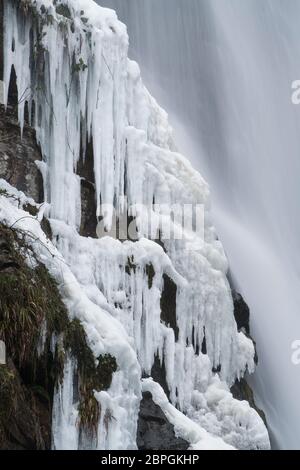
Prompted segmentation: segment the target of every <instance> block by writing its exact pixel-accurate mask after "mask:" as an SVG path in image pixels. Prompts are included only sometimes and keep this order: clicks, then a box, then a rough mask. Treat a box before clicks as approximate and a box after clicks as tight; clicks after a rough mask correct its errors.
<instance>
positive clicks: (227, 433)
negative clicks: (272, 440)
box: [0, 0, 269, 449]
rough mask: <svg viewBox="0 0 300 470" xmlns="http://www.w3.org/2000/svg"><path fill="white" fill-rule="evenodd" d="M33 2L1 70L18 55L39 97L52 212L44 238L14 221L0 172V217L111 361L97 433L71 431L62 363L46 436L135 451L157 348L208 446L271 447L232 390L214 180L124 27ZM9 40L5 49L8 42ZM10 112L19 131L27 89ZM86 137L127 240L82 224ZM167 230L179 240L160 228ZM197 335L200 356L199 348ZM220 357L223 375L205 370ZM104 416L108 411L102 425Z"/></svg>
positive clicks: (23, 75)
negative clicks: (165, 318) (145, 379)
mask: <svg viewBox="0 0 300 470" xmlns="http://www.w3.org/2000/svg"><path fill="white" fill-rule="evenodd" d="M32 3H33V5H35V7H36V8H37V10H38V12H39V20H38V23H33V22H32V19H31V16H30V15H28V16H27V17H26V19H25V20H24V21H23V22H22V24H21V23H20V21H19V16H18V15H17V13H16V6H15V4H14V3H13V2H6V3H5V10H4V14H5V24H6V28H5V35H4V41H5V44H6V45H8V47H6V48H5V51H4V59H5V60H4V78H5V83H6V84H7V83H9V77H10V70H11V66H12V65H14V67H15V70H16V74H17V86H18V90H19V96H20V95H22V94H24V93H25V94H26V93H27V92H28V91H29V95H26V96H27V98H28V101H29V106H32V103H33V102H34V103H35V109H36V112H35V114H34V120H33V122H32V125H33V127H34V128H35V130H36V136H37V140H38V142H39V144H40V146H41V151H42V155H43V162H42V163H39V164H38V166H39V168H40V170H41V172H42V175H43V181H44V189H45V191H44V192H45V198H46V204H44V205H43V206H42V207H41V208H40V213H41V214H42V212H41V211H45V213H46V214H47V215H48V216H49V217H50V222H51V228H52V232H53V244H52V243H51V242H50V241H49V240H47V239H46V237H45V235H44V233H43V232H42V230H41V228H40V225H39V220H41V214H40V215H39V216H38V217H37V218H28V217H27V216H26V213H25V216H26V218H25V219H21V220H19V222H16V221H17V220H18V219H20V217H24V211H22V205H23V204H22V201H24V200H25V199H24V198H25V196H24V195H22V194H21V193H19V192H16V191H15V190H14V189H12V188H9V186H8V185H7V184H6V183H5V182H3V181H1V185H0V187H3V188H5V189H6V190H7V191H8V192H10V193H13V194H15V195H16V196H17V198H16V199H15V198H13V199H7V198H5V197H4V196H1V206H0V220H2V221H3V222H4V223H6V224H7V225H10V224H12V223H15V227H16V228H18V227H19V228H21V229H22V230H25V231H29V232H30V233H34V236H35V238H37V239H38V240H40V241H41V243H40V244H38V245H34V247H35V250H37V255H38V256H39V258H40V259H41V261H43V262H44V263H45V264H46V266H47V268H48V269H49V271H50V273H51V274H52V275H53V276H54V277H55V278H56V279H57V280H58V282H59V285H60V290H61V294H62V298H63V300H64V302H65V303H66V305H67V307H68V311H69V313H70V316H71V318H73V317H76V318H79V319H80V320H81V321H82V323H83V326H84V328H85V331H86V333H87V336H88V339H89V343H90V345H91V348H92V350H93V352H94V354H95V357H98V356H99V355H100V354H102V353H109V354H111V355H113V356H115V357H116V360H117V364H118V370H117V372H116V373H115V374H114V376H113V381H112V384H111V387H110V389H109V390H108V391H107V392H101V393H97V394H96V398H97V399H98V400H99V403H100V404H101V417H100V422H99V426H98V436H97V439H96V441H95V442H88V438H87V436H86V438H85V439H83V441H82V440H81V439H79V435H78V430H77V431H76V429H75V428H76V420H75V419H74V416H75V415H76V404H74V403H73V400H72V398H71V396H72V384H71V383H70V376H71V372H70V371H71V370H72V368H73V367H76V365H75V364H74V363H72V361H69V362H67V363H66V365H65V376H64V380H63V384H62V385H61V386H59V388H58V390H57V392H56V396H55V407H54V415H53V447H54V448H60V449H63V448H80V447H81V446H84V447H86V448H90V447H92V448H103V449H129V448H135V446H136V442H135V436H136V427H137V415H138V408H139V401H140V398H141V391H142V383H141V375H142V372H143V373H144V374H147V375H149V376H150V375H151V369H152V366H153V363H154V359H155V356H156V355H158V357H159V359H160V361H161V362H164V363H165V366H166V378H167V384H168V387H169V390H170V401H171V403H172V405H171V404H170V410H173V411H172V412H170V416H173V418H174V416H175V415H174V410H175V408H174V406H176V407H177V408H178V409H179V410H180V412H179V411H178V413H181V412H183V413H185V414H186V415H187V418H186V421H185V423H188V422H189V423H190V421H188V419H192V420H193V421H194V422H195V429H197V432H196V431H195V435H196V434H197V433H198V429H200V428H204V429H206V431H207V432H209V433H211V434H213V435H214V436H217V437H214V438H213V437H211V441H210V442H208V441H209V439H208V437H207V436H206V434H205V433H204V431H201V433H200V434H201V436H202V435H203V436H204V434H205V436H206V437H205V439H204V438H203V439H202V440H203V443H205V442H206V443H207V445H208V446H213V445H215V444H214V443H219V444H218V445H221V444H220V442H221V439H218V437H221V438H223V439H224V441H226V443H227V444H229V445H231V446H234V447H237V448H243V449H245V448H247V449H248V448H249V449H250V448H268V447H269V440H268V434H267V430H266V428H265V427H264V425H263V423H262V420H261V418H260V417H259V416H258V415H257V413H256V412H255V411H253V410H251V409H250V407H249V405H247V404H245V403H243V402H238V401H237V400H234V399H233V398H232V395H231V394H230V392H229V387H230V386H231V385H232V384H233V382H234V381H235V379H236V378H240V377H242V376H243V375H244V373H245V372H246V371H248V372H250V373H251V372H253V370H254V346H253V343H252V341H251V340H250V339H249V338H247V337H246V336H245V335H244V334H243V333H239V332H238V331H237V327H236V323H235V320H234V315H233V301H232V297H231V291H230V286H229V283H228V280H227V269H228V263H227V260H226V256H225V254H224V251H223V248H222V245H221V243H220V242H219V241H218V240H217V237H216V234H215V230H214V227H213V226H212V223H211V221H210V215H209V214H210V200H209V188H208V186H207V184H206V182H205V181H204V180H203V178H202V177H201V176H200V174H199V173H198V172H196V171H195V170H194V169H193V168H192V166H191V164H190V163H189V162H188V160H187V159H186V158H185V157H183V156H182V155H180V154H179V153H178V152H177V151H176V147H175V144H174V142H173V136H172V129H171V128H170V126H169V123H168V116H167V114H166V112H165V111H163V110H162V109H161V108H160V107H159V106H158V104H157V103H156V101H155V100H154V99H153V98H152V97H151V96H150V94H149V92H148V91H147V89H146V88H145V87H144V85H143V83H142V80H141V76H140V70H139V67H138V65H137V64H136V63H135V62H132V61H130V60H129V59H128V58H127V49H128V37H127V33H126V28H125V26H124V25H122V24H121V23H120V22H118V20H117V18H116V15H115V13H114V12H112V11H110V10H108V9H102V8H101V7H98V6H97V5H96V4H95V3H94V2H93V1H91V0H85V1H84V0H80V1H76V2H75V0H68V1H66V0H64V2H57V4H59V3H64V4H67V5H68V7H69V9H70V11H71V16H72V20H68V19H66V18H64V17H61V15H58V14H57V13H56V11H55V8H54V6H53V3H52V1H50V0H48V1H47V2H45V1H42V0H36V1H35V2H32ZM42 5H43V6H44V7H46V10H45V9H41V7H42ZM82 11H84V14H83V13H82ZM50 16H51V18H52V20H51V21H49V17H50ZM86 17H87V19H85V18H86ZM37 24H38V26H37ZM38 27H39V28H40V31H39V30H38V29H37V28H38ZM30 31H32V34H33V37H34V40H33V41H32V40H31V39H30V36H31V34H30ZM41 31H42V34H40V33H41ZM39 40H41V41H42V44H40V45H39V50H38V41H39ZM13 42H14V44H15V47H14V50H12V49H11V48H10V47H9V45H10V44H12V43H13ZM39 54H42V56H43V60H44V62H45V73H43V74H40V73H39V60H41V59H38V56H39ZM74 64H75V66H76V67H75V69H74ZM6 88H7V89H8V86H7V87H6ZM5 102H7V96H6V101H5ZM18 115H19V122H20V126H21V129H22V127H23V124H24V100H23V101H21V102H20V103H19V107H18ZM86 134H87V135H88V138H89V139H90V140H91V141H92V144H93V152H94V178H95V188H96V203H97V216H100V215H102V216H103V220H104V224H105V226H106V227H107V228H108V229H110V228H111V227H112V222H113V219H114V216H115V215H117V216H118V215H120V214H122V213H123V212H124V210H125V211H126V209H128V211H129V213H130V214H131V215H132V216H133V217H134V218H135V222H136V226H137V230H138V241H136V242H131V241H125V242H124V243H121V242H120V241H119V240H115V239H113V238H111V237H108V236H106V237H103V238H101V239H92V238H86V237H82V236H80V235H79V233H78V231H79V227H80V222H81V194H80V192H81V189H80V186H81V180H80V177H79V176H78V175H77V174H76V166H77V163H78V161H79V159H80V155H81V151H83V153H84V148H82V147H84V145H83V144H82V142H86ZM83 156H84V155H83ZM125 196H126V198H127V205H125V203H124V200H125ZM17 199H19V200H20V202H18V200H17ZM183 204H189V205H190V207H191V211H192V212H191V213H190V214H189V215H188V220H189V221H192V220H193V218H194V215H195V211H196V210H198V209H199V207H200V208H201V209H202V211H203V214H204V221H203V226H201V227H200V229H199V230H196V229H195V228H194V227H193V225H189V226H188V227H184V228H183V227H182V219H181V215H180V210H179V209H180V208H181V207H182V205H183ZM170 206H171V207H173V208H174V207H175V213H174V217H171V215H170V213H169V212H168V210H167V209H168V208H169V207H170ZM43 213H44V212H43ZM149 217H151V222H153V225H152V227H151V228H149V224H148V222H149ZM170 229H171V231H173V232H174V234H175V235H178V234H181V235H182V237H177V236H175V237H168V232H169V230H170ZM152 232H154V233H158V232H159V233H160V234H161V238H162V242H163V246H164V249H163V248H162V247H161V246H159V244H157V243H156V242H155V241H153V240H151V239H150V238H151V236H150V235H151V233H152ZM178 238H179V239H178ZM29 241H30V236H29ZM54 245H55V246H54ZM45 247H47V250H45ZM49 253H50V256H49ZM51 254H52V256H51ZM129 261H130V262H129ZM149 266H150V267H151V268H152V269H153V278H152V277H151V281H150V278H149ZM164 276H168V277H169V278H170V279H171V280H172V282H173V283H174V284H175V285H176V290H177V294H176V299H175V301H176V323H177V326H178V330H179V336H178V340H176V338H175V334H174V331H173V329H172V328H171V327H170V326H168V325H166V324H164V323H163V322H162V321H161V306H160V301H161V297H162V295H163V290H164V281H163V280H164ZM204 338H205V341H206V349H207V355H203V354H201V348H202V343H203V340H204ZM197 350H199V351H200V353H199V354H197ZM219 366H220V367H221V369H220V374H219V375H220V377H219V376H218V374H213V373H212V372H211V371H212V369H213V368H214V367H215V368H217V367H219ZM149 383H150V382H149ZM153 387H154V385H153ZM107 413H109V414H112V415H113V417H114V418H115V419H112V420H110V421H109V423H106V422H105V423H104V420H105V415H106V414H107ZM180 416H183V415H182V413H181V414H180ZM173 418H172V419H173ZM170 419H171V418H170ZM174 419H175V418H174ZM182 419H183V418H182ZM182 426H184V425H182ZM67 430H68V431H67ZM199 432H200V431H199ZM200 434H197V436H198V437H199V436H200ZM195 439H196V438H195ZM195 439H194V440H193V443H194V444H195V445H196V440H195ZM199 439H200V437H199ZM194 444H193V445H194ZM203 445H204V444H203ZM222 445H224V446H225V445H226V444H225V443H223V444H222ZM201 446H202V444H201ZM201 448H203V447H201Z"/></svg>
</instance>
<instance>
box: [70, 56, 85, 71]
mask: <svg viewBox="0 0 300 470" xmlns="http://www.w3.org/2000/svg"><path fill="white" fill-rule="evenodd" d="M87 68H88V66H87V65H86V64H85V63H84V61H83V59H82V58H81V57H80V59H79V62H78V63H75V64H74V65H73V70H74V72H84V71H85V69H87Z"/></svg>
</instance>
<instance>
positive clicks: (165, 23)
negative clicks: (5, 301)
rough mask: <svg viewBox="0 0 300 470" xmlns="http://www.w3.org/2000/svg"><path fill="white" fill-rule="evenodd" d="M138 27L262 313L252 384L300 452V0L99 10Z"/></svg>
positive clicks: (185, 0)
mask: <svg viewBox="0 0 300 470" xmlns="http://www.w3.org/2000/svg"><path fill="white" fill-rule="evenodd" d="M98 3H100V4H101V5H103V6H109V7H112V8H114V9H116V11H117V13H118V16H119V18H120V19H121V20H122V21H124V22H125V23H126V24H127V26H128V32H129V35H130V56H131V57H132V58H133V59H136V60H137V61H138V62H139V64H140V65H141V69H142V74H143V77H144V81H145V83H146V84H147V86H148V87H149V89H150V91H151V93H152V94H153V95H154V96H155V97H156V98H157V99H158V101H159V103H160V104H161V105H163V106H164V107H165V108H166V109H167V110H168V112H169V115H170V120H171V123H172V124H173V127H174V128H175V139H176V141H177V144H178V146H179V149H180V150H181V151H182V152H183V153H185V154H186V155H187V156H189V157H190V159H191V160H192V161H193V164H194V165H195V166H196V167H197V168H198V169H199V170H200V172H201V173H202V174H203V175H204V176H205V177H206V179H207V180H208V182H209V184H210V186H211V190H212V197H213V210H214V218H215V225H216V226H217V230H218V233H219V235H220V238H221V239H222V242H223V244H224V246H225V249H226V251H227V255H228V258H229V261H230V267H231V276H232V278H233V279H234V281H235V283H236V285H237V287H238V289H239V290H240V291H241V293H242V294H243V295H244V296H245V298H246V301H247V302H248V304H249V306H250V308H251V314H252V324H251V326H252V332H253V335H254V337H255V339H256V341H257V347H258V354H259V366H258V369H257V372H256V375H255V378H254V381H253V386H254V389H255V392H256V396H257V399H258V400H259V403H260V404H261V406H262V407H263V409H264V410H265V412H266V414H267V420H268V424H269V427H270V432H271V436H272V439H273V445H274V446H276V447H279V448H284V449H287V448H299V447H300V442H299V437H298V436H299V434H300V406H299V404H298V400H299V398H298V397H299V390H300V366H299V365H298V366H296V365H294V364H293V363H292V361H291V355H292V349H291V344H292V342H293V341H294V340H297V339H299V338H300V315H299V305H300V278H299V276H300V262H299V261H300V260H299V248H298V243H299V239H300V223H299V196H300V190H299V175H300V106H299V107H298V106H296V105H293V104H292V102H291V94H292V92H291V84H292V82H293V80H296V79H298V78H300V27H299V24H300V2H299V1H298V0H289V1H285V2H283V1H282V0H244V1H240V0H98Z"/></svg>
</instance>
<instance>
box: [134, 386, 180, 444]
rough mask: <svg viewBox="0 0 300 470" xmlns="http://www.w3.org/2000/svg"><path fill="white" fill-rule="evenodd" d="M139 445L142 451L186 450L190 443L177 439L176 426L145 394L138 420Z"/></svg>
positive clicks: (149, 394) (149, 396) (149, 395)
mask: <svg viewBox="0 0 300 470" xmlns="http://www.w3.org/2000/svg"><path fill="white" fill-rule="evenodd" d="M137 445H138V448H139V449H140V450H186V449H188V447H189V443H188V442H187V441H185V440H183V439H181V438H178V437H176V435H175V432H174V426H172V424H170V423H169V422H168V420H167V419H166V417H165V415H164V413H163V412H162V410H161V409H160V408H159V406H157V405H156V404H155V403H154V401H153V400H152V396H151V393H149V392H147V393H144V394H143V399H142V401H141V405H140V413H139V420H138V431H137Z"/></svg>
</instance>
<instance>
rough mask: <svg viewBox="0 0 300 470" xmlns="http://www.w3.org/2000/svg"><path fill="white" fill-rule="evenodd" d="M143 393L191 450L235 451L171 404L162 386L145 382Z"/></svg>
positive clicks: (148, 381) (147, 380)
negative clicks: (156, 406)
mask: <svg viewBox="0 0 300 470" xmlns="http://www.w3.org/2000/svg"><path fill="white" fill-rule="evenodd" d="M142 390H143V392H149V393H151V395H152V399H153V401H154V403H155V404H156V405H158V406H159V407H160V409H161V410H162V411H163V413H164V414H165V416H166V418H167V420H168V421H169V422H170V423H171V424H173V426H174V431H175V435H176V437H180V438H182V439H185V440H186V441H188V442H189V443H190V444H191V445H190V449H191V450H234V447H232V446H230V445H228V444H225V442H224V441H223V440H222V439H220V438H218V437H213V436H211V435H209V434H208V433H207V432H206V431H205V429H202V428H201V427H200V426H198V425H197V424H196V423H194V422H193V421H191V420H190V419H189V418H187V417H186V416H185V415H184V414H182V413H181V412H180V411H179V410H177V409H176V408H175V407H174V406H173V405H171V403H170V402H169V400H168V398H167V397H166V394H165V393H164V391H163V389H162V388H161V386H160V385H159V384H158V383H156V382H154V381H153V380H152V379H144V380H143V387H142Z"/></svg>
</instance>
